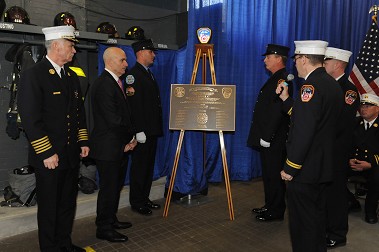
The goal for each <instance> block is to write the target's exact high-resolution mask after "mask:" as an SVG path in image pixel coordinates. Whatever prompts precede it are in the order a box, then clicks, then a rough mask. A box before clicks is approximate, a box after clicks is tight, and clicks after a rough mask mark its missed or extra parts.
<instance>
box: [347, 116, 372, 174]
mask: <svg viewBox="0 0 379 252" xmlns="http://www.w3.org/2000/svg"><path fill="white" fill-rule="evenodd" d="M351 158H356V159H358V160H361V161H362V160H364V161H367V162H369V163H371V166H372V168H378V167H379V117H378V118H376V120H375V121H374V123H373V124H372V125H371V127H370V128H369V129H368V130H367V131H366V130H365V126H364V121H363V118H362V117H358V118H357V119H356V124H355V130H354V148H353V153H352V155H351Z"/></svg>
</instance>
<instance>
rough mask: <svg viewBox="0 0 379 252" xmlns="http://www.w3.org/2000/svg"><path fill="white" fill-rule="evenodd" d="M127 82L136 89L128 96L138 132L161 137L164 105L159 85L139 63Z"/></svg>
mask: <svg viewBox="0 0 379 252" xmlns="http://www.w3.org/2000/svg"><path fill="white" fill-rule="evenodd" d="M126 79H127V80H126V82H127V84H128V85H129V87H132V88H133V89H134V94H132V95H131V94H129V95H128V96H127V98H128V101H129V102H130V106H131V107H132V111H133V114H132V121H133V124H134V127H135V130H136V132H137V133H138V132H144V133H145V135H146V136H160V135H162V134H163V130H162V105H161V98H160V95H159V88H158V84H157V82H156V81H155V80H153V79H152V77H151V76H150V74H149V73H148V72H147V71H146V69H145V68H144V67H143V66H142V65H141V64H140V63H138V62H136V64H135V65H134V67H133V68H132V69H130V71H129V72H128V76H127V77H126Z"/></svg>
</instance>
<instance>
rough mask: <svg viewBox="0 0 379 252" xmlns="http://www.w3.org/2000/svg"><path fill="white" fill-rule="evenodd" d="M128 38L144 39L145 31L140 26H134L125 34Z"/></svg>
mask: <svg viewBox="0 0 379 252" xmlns="http://www.w3.org/2000/svg"><path fill="white" fill-rule="evenodd" d="M125 37H126V39H133V40H143V39H145V31H144V30H143V29H142V28H141V27H139V26H132V27H130V28H129V30H128V32H127V33H126V34H125Z"/></svg>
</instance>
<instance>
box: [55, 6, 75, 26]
mask: <svg viewBox="0 0 379 252" xmlns="http://www.w3.org/2000/svg"><path fill="white" fill-rule="evenodd" d="M60 25H71V26H73V27H74V28H75V30H76V29H77V28H76V21H75V17H74V15H72V14H71V13H70V12H67V11H65V12H59V13H58V14H57V15H55V18H54V26H60Z"/></svg>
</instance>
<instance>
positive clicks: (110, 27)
mask: <svg viewBox="0 0 379 252" xmlns="http://www.w3.org/2000/svg"><path fill="white" fill-rule="evenodd" d="M96 32H99V33H106V34H109V37H110V38H119V37H120V35H119V34H118V32H117V29H116V26H115V25H114V24H111V23H109V22H103V23H101V24H99V25H98V26H97V28H96Z"/></svg>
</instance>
